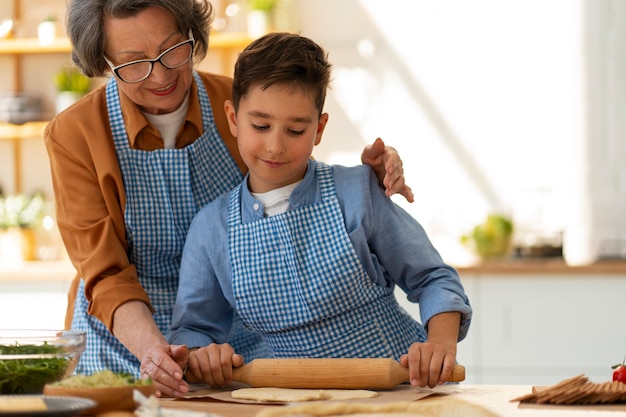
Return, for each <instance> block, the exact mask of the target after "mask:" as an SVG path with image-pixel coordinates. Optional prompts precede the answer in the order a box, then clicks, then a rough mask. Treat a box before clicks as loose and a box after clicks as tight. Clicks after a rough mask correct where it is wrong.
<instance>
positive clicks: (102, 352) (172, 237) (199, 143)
mask: <svg viewBox="0 0 626 417" xmlns="http://www.w3.org/2000/svg"><path fill="white" fill-rule="evenodd" d="M194 77H195V82H196V86H197V88H198V96H199V98H200V108H201V110H202V114H203V129H204V133H203V135H202V136H200V138H198V139H197V140H196V141H195V142H194V143H192V144H190V145H189V146H187V147H185V148H183V149H158V150H154V151H142V150H136V149H131V148H130V147H129V144H128V136H127V134H126V129H125V126H124V120H123V118H122V112H121V107H120V102H119V95H118V89H117V83H116V81H115V80H114V79H111V80H110V81H109V82H108V84H107V87H106V96H107V108H108V113H109V120H110V126H111V130H112V133H113V141H114V143H115V149H116V153H117V158H118V161H119V164H120V169H121V172H122V178H123V180H124V188H125V191H126V207H125V210H124V219H125V222H126V238H127V239H128V244H129V256H130V262H131V263H132V264H134V265H135V266H136V268H137V275H138V277H139V282H140V283H141V285H142V286H143V288H144V289H145V291H146V293H147V294H148V296H149V298H150V303H151V304H152V307H153V308H154V310H155V312H154V320H155V322H156V324H157V326H158V327H159V329H160V330H161V332H163V333H165V332H166V330H167V328H168V326H169V324H170V321H171V317H172V310H173V307H174V303H175V300H176V291H177V288H178V272H179V267H180V260H181V255H182V250H183V245H184V243H185V237H186V234H187V231H188V228H189V225H190V223H191V220H192V219H193V217H194V215H195V214H196V212H197V211H198V210H199V209H200V208H201V207H202V206H204V205H205V204H207V203H208V202H210V201H212V200H213V199H215V198H216V197H217V196H219V195H220V194H223V193H225V192H227V191H228V190H230V189H232V188H233V187H234V186H235V185H237V184H238V183H240V182H241V179H242V176H241V172H240V170H239V168H238V167H237V164H236V163H235V161H234V160H233V158H232V157H231V156H230V154H229V153H228V150H227V148H226V146H225V145H224V143H223V141H222V139H221V137H220V135H219V133H218V131H217V128H216V127H215V124H214V120H213V111H212V109H211V104H210V102H209V97H208V95H207V93H206V90H205V88H204V85H203V84H202V80H201V79H200V77H199V75H198V74H197V73H194ZM87 307H88V303H87V300H86V298H85V295H84V282H81V284H80V287H79V290H78V296H77V300H76V304H75V310H74V319H73V322H72V328H74V329H77V330H85V331H87V332H88V337H87V348H86V351H85V353H84V354H83V355H82V356H81V359H80V363H79V366H78V372H79V373H84V374H91V373H93V372H95V371H98V370H101V369H111V370H113V371H116V372H129V373H131V374H133V375H135V376H137V377H139V365H140V362H139V360H138V359H137V358H136V357H135V356H134V355H132V354H131V353H130V352H129V351H128V350H127V349H126V348H125V347H124V346H123V345H122V344H121V343H120V342H119V341H118V340H117V339H116V338H115V337H114V336H113V335H111V333H110V332H109V331H108V329H107V328H106V327H105V326H104V325H103V324H102V322H100V321H99V320H98V319H96V318H95V317H93V316H90V315H89V314H87ZM239 323H240V322H239ZM241 328H243V326H241ZM237 334H239V333H237ZM242 337H243V336H242ZM247 342H249V343H248V345H249V346H252V347H254V346H255V343H254V342H250V341H249V340H246V339H245V337H244V343H247ZM233 344H234V345H237V342H234V343H233ZM249 346H248V347H249Z"/></svg>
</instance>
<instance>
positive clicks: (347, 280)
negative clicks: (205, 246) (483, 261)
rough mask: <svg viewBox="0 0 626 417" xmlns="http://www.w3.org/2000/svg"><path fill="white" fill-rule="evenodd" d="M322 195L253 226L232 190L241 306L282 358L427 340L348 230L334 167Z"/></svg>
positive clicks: (322, 177) (323, 179) (377, 351)
mask: <svg viewBox="0 0 626 417" xmlns="http://www.w3.org/2000/svg"><path fill="white" fill-rule="evenodd" d="M316 171H317V177H318V181H319V186H320V191H321V201H320V202H319V203H316V204H314V205H309V206H305V207H301V208H297V209H294V210H290V211H287V212H285V213H283V214H279V215H276V216H270V217H266V218H263V219H262V220H258V221H254V222H251V223H247V224H242V222H241V210H240V195H241V186H239V187H238V188H236V189H235V190H234V191H233V192H232V193H231V199H230V208H229V215H228V230H229V235H228V243H229V252H230V259H231V263H232V267H233V292H234V295H235V301H236V308H237V311H238V313H239V315H240V316H241V318H242V319H243V322H244V324H245V325H246V326H249V327H250V328H252V329H254V330H256V331H258V332H260V333H261V334H263V336H264V338H265V340H266V342H267V343H268V345H269V348H270V350H271V352H270V356H274V357H391V358H395V359H399V358H400V356H401V355H402V354H405V353H407V351H408V348H409V346H410V345H411V344H412V343H413V342H416V341H423V340H425V339H426V337H425V333H424V329H423V328H422V326H421V324H419V323H418V322H416V321H415V320H413V319H412V318H411V317H410V316H409V315H408V314H407V313H406V312H405V311H404V310H403V309H402V307H400V305H398V303H397V301H396V299H395V297H394V295H393V288H392V287H387V288H385V287H381V286H379V285H376V284H374V283H373V282H372V280H371V279H370V278H369V277H368V275H367V272H366V271H365V269H364V267H363V265H362V263H361V261H360V259H359V257H358V255H357V253H356V251H355V249H354V247H353V246H352V242H351V241H350V238H349V236H348V233H347V232H346V228H345V224H344V221H343V215H342V212H341V208H340V206H339V203H338V201H337V197H336V194H335V185H334V179H333V175H332V169H331V168H330V167H329V166H327V165H324V164H322V163H320V162H318V163H317V168H316Z"/></svg>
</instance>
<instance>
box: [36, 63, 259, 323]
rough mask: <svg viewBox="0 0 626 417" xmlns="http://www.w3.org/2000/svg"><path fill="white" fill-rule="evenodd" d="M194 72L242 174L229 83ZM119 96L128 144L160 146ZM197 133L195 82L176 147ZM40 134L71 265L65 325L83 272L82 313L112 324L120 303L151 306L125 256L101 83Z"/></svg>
mask: <svg viewBox="0 0 626 417" xmlns="http://www.w3.org/2000/svg"><path fill="white" fill-rule="evenodd" d="M200 75H201V77H202V81H203V83H204V86H205V87H206V89H207V92H208V95H209V99H210V101H211V106H212V108H213V114H214V117H215V124H216V126H217V129H218V131H219V133H220V134H221V136H222V138H223V139H224V142H225V144H226V146H227V148H228V150H229V151H230V153H231V155H232V156H233V158H234V159H235V161H236V162H237V164H238V165H239V167H240V169H241V170H242V172H246V171H247V170H246V168H245V165H244V164H243V161H242V159H241V157H240V155H239V152H238V149H237V141H236V138H235V137H233V136H232V135H231V134H230V130H229V129H228V123H227V121H226V115H225V114H224V101H225V100H227V99H229V98H230V96H231V84H232V80H231V79H230V78H228V77H224V76H218V75H213V74H207V73H200ZM120 96H121V97H120V100H121V106H122V114H123V116H124V120H125V124H126V129H127V132H128V137H129V140H130V145H131V147H132V148H135V149H143V150H153V149H158V148H162V147H163V141H162V139H161V137H160V134H159V132H158V130H157V129H155V128H154V127H152V126H151V125H150V124H149V123H148V121H147V120H146V118H145V116H144V115H143V113H142V112H141V110H140V109H139V108H138V107H137V106H136V105H135V104H134V103H133V102H132V101H131V100H130V99H129V98H128V97H126V96H125V95H124V94H122V93H121V94H120ZM201 132H202V116H201V113H200V104H199V102H198V93H197V89H196V86H195V83H194V84H193V85H192V91H191V95H190V98H189V111H188V114H187V118H186V121H185V123H184V125H183V126H182V128H181V130H180V131H179V133H178V135H177V137H176V147H177V148H182V147H185V146H187V145H188V144H190V143H192V142H193V141H194V140H196V138H198V137H199V136H200V134H201ZM44 138H45V144H46V148H47V150H48V154H49V158H50V169H51V171H52V183H53V187H54V194H55V204H56V216H57V222H58V225H59V229H60V232H61V236H62V238H63V242H64V244H65V247H66V249H67V252H68V254H69V257H70V259H71V261H72V263H73V264H74V266H75V267H76V270H77V276H76V277H75V278H74V280H73V282H72V285H71V288H70V291H69V294H68V310H67V315H66V318H65V326H66V328H69V326H70V324H71V321H72V316H73V307H74V301H75V299H76V291H77V288H78V284H79V280H80V277H83V278H84V279H85V284H86V285H85V293H86V296H87V300H88V301H89V313H90V314H91V315H93V316H95V317H97V318H98V319H99V320H100V321H102V322H103V323H104V324H105V325H106V326H107V327H108V328H109V329H112V327H113V315H114V313H115V310H116V309H117V308H118V307H119V306H120V305H122V304H124V303H126V302H128V301H132V300H138V301H143V302H145V303H146V304H147V305H148V306H150V300H149V299H148V296H147V295H146V293H145V291H144V290H143V288H142V287H141V285H140V284H139V281H138V280H137V271H136V269H135V267H134V265H131V263H130V261H129V258H128V254H127V249H128V243H127V241H126V238H125V225H124V207H125V202H126V194H125V191H124V184H123V182H122V175H121V172H120V168H119V165H118V161H117V156H116V154H115V148H114V145H113V138H112V136H111V130H110V127H109V121H108V118H107V109H106V95H105V87H104V86H102V87H100V88H98V89H96V90H95V91H93V92H92V93H90V94H88V95H87V96H86V97H84V98H83V99H82V100H80V101H79V102H78V103H76V104H75V105H74V106H72V107H70V108H69V109H67V110H66V111H65V112H63V113H61V114H59V115H58V116H57V117H56V118H55V119H54V120H53V121H51V122H50V123H49V124H48V126H47V128H46V131H45V134H44ZM150 308H151V307H150Z"/></svg>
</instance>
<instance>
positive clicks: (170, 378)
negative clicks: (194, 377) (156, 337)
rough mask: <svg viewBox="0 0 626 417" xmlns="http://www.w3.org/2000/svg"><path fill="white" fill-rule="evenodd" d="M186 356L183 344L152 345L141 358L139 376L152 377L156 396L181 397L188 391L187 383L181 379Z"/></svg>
mask: <svg viewBox="0 0 626 417" xmlns="http://www.w3.org/2000/svg"><path fill="white" fill-rule="evenodd" d="M188 356H189V352H188V350H187V346H184V345H157V346H154V347H152V348H150V349H148V351H147V352H146V354H145V355H144V356H143V358H142V359H141V367H140V368H139V369H140V372H141V377H142V378H143V379H145V378H150V379H152V382H153V383H154V386H155V388H156V396H157V397H163V396H167V397H182V396H183V395H185V394H186V393H187V392H188V391H189V385H188V384H187V382H185V381H184V380H183V369H184V367H185V366H186V364H187V359H188Z"/></svg>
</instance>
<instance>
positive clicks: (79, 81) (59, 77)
mask: <svg viewBox="0 0 626 417" xmlns="http://www.w3.org/2000/svg"><path fill="white" fill-rule="evenodd" d="M55 84H56V87H57V90H58V91H72V92H75V93H78V94H80V95H84V94H86V93H87V92H88V91H89V89H90V88H91V80H90V79H89V77H87V76H86V75H84V74H83V73H82V72H80V70H79V69H78V68H76V67H64V68H63V69H62V70H61V71H59V72H58V73H57V74H56V77H55Z"/></svg>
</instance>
